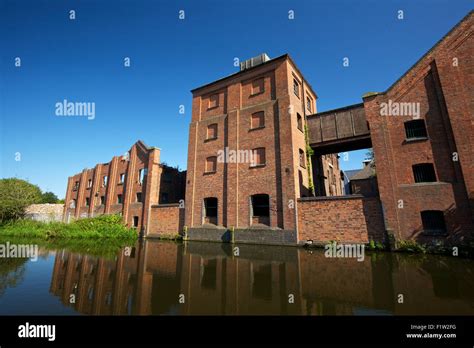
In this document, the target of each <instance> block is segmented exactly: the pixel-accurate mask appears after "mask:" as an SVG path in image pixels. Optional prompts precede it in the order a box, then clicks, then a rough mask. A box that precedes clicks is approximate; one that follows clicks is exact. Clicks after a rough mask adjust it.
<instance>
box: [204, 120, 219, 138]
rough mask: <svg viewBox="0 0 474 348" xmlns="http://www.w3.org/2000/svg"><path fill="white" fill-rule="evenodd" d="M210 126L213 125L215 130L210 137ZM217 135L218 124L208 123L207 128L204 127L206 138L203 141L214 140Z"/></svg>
mask: <svg viewBox="0 0 474 348" xmlns="http://www.w3.org/2000/svg"><path fill="white" fill-rule="evenodd" d="M211 126H215V132H214V136H213V137H212V138H211V137H209V129H211ZM218 135H219V125H218V124H217V123H211V124H208V125H207V128H206V139H205V141H211V140H216V139H217V137H218Z"/></svg>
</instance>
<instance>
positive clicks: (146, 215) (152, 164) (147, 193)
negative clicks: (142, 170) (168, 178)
mask: <svg viewBox="0 0 474 348" xmlns="http://www.w3.org/2000/svg"><path fill="white" fill-rule="evenodd" d="M146 168H147V170H148V174H147V177H146V183H145V184H144V185H145V186H144V188H145V190H142V192H143V193H142V196H143V197H144V201H143V209H142V219H141V220H142V229H143V231H144V232H143V233H144V235H145V236H146V235H147V234H148V232H149V230H150V228H149V226H150V219H151V216H150V213H151V206H152V205H153V204H158V201H159V194H160V182H161V168H160V150H159V149H153V150H152V151H151V152H150V153H149V155H148V163H147V166H146ZM144 226H145V228H144Z"/></svg>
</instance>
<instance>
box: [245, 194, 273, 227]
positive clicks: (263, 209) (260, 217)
mask: <svg viewBox="0 0 474 348" xmlns="http://www.w3.org/2000/svg"><path fill="white" fill-rule="evenodd" d="M250 202H251V214H252V224H265V225H269V224H270V197H269V196H268V195H266V194H257V195H253V196H251V199H250Z"/></svg>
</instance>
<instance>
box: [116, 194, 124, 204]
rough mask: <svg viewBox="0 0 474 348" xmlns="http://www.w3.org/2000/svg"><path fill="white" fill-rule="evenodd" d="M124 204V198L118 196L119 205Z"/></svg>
mask: <svg viewBox="0 0 474 348" xmlns="http://www.w3.org/2000/svg"><path fill="white" fill-rule="evenodd" d="M122 203H123V196H122V195H117V204H122Z"/></svg>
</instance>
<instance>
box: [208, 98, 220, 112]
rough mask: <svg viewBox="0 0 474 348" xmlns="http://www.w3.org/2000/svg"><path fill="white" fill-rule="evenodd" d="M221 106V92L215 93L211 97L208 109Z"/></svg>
mask: <svg viewBox="0 0 474 348" xmlns="http://www.w3.org/2000/svg"><path fill="white" fill-rule="evenodd" d="M218 106H219V94H213V95H211V96H210V97H209V107H208V109H213V108H217V107H218Z"/></svg>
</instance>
